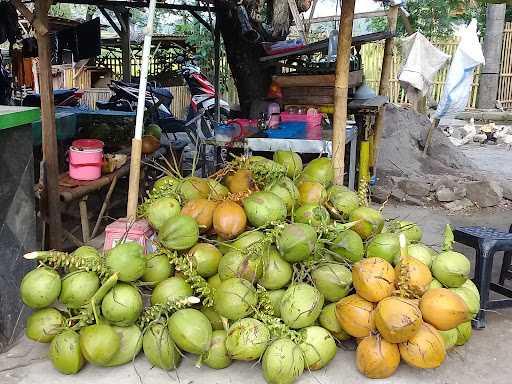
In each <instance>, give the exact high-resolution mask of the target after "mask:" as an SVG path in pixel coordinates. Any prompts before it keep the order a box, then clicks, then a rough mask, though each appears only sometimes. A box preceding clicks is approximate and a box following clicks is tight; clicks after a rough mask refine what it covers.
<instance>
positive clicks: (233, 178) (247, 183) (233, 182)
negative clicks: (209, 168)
mask: <svg viewBox="0 0 512 384" xmlns="http://www.w3.org/2000/svg"><path fill="white" fill-rule="evenodd" d="M224 184H225V185H226V187H228V189H229V192H231V193H241V192H247V191H254V190H256V185H255V184H254V180H253V179H252V172H251V171H249V170H248V169H239V170H238V171H236V172H235V173H231V174H229V175H227V176H226V177H225V178H224Z"/></svg>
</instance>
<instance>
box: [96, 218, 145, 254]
mask: <svg viewBox="0 0 512 384" xmlns="http://www.w3.org/2000/svg"><path fill="white" fill-rule="evenodd" d="M153 236H154V232H153V230H152V229H151V227H150V226H149V224H148V222H147V221H146V220H137V221H136V222H134V223H131V222H129V221H128V220H127V219H119V220H116V221H114V222H113V223H112V224H109V225H107V227H106V228H105V244H104V245H103V250H104V251H108V250H109V249H111V248H114V247H115V246H116V244H117V243H119V242H120V241H123V240H124V241H135V242H137V243H139V244H140V245H142V246H143V247H144V253H145V254H148V253H151V252H153V251H154V247H153V241H152V239H153Z"/></svg>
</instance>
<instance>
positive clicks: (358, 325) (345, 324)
mask: <svg viewBox="0 0 512 384" xmlns="http://www.w3.org/2000/svg"><path fill="white" fill-rule="evenodd" d="M373 309H374V304H373V303H370V302H369V301H366V300H365V299H363V298H362V297H360V296H358V295H350V296H347V297H344V298H343V299H341V300H340V301H338V302H337V303H336V318H337V319H338V322H339V323H340V325H341V328H343V329H344V330H345V332H347V333H348V334H349V335H350V336H354V337H365V336H368V335H369V334H370V333H371V331H372V330H373V329H374V327H375V325H374V322H373Z"/></svg>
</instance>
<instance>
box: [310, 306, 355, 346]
mask: <svg viewBox="0 0 512 384" xmlns="http://www.w3.org/2000/svg"><path fill="white" fill-rule="evenodd" d="M318 322H319V323H320V325H321V326H322V327H324V328H325V329H327V330H328V331H329V332H331V335H333V336H334V338H335V339H336V340H340V341H345V340H348V339H350V335H349V334H348V333H347V332H345V330H344V329H343V328H341V325H340V323H339V321H338V319H337V318H336V303H330V304H327V305H326V306H325V307H324V308H323V309H322V311H321V312H320V316H318Z"/></svg>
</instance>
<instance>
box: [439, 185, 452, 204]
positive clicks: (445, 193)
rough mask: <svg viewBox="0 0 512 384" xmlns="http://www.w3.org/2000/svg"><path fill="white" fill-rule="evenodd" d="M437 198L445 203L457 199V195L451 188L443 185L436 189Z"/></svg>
mask: <svg viewBox="0 0 512 384" xmlns="http://www.w3.org/2000/svg"><path fill="white" fill-rule="evenodd" d="M436 197H437V200H438V201H440V202H442V203H444V202H450V201H454V200H457V195H456V194H455V192H454V191H453V190H452V189H451V188H445V187H441V188H439V189H438V190H437V191H436Z"/></svg>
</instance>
